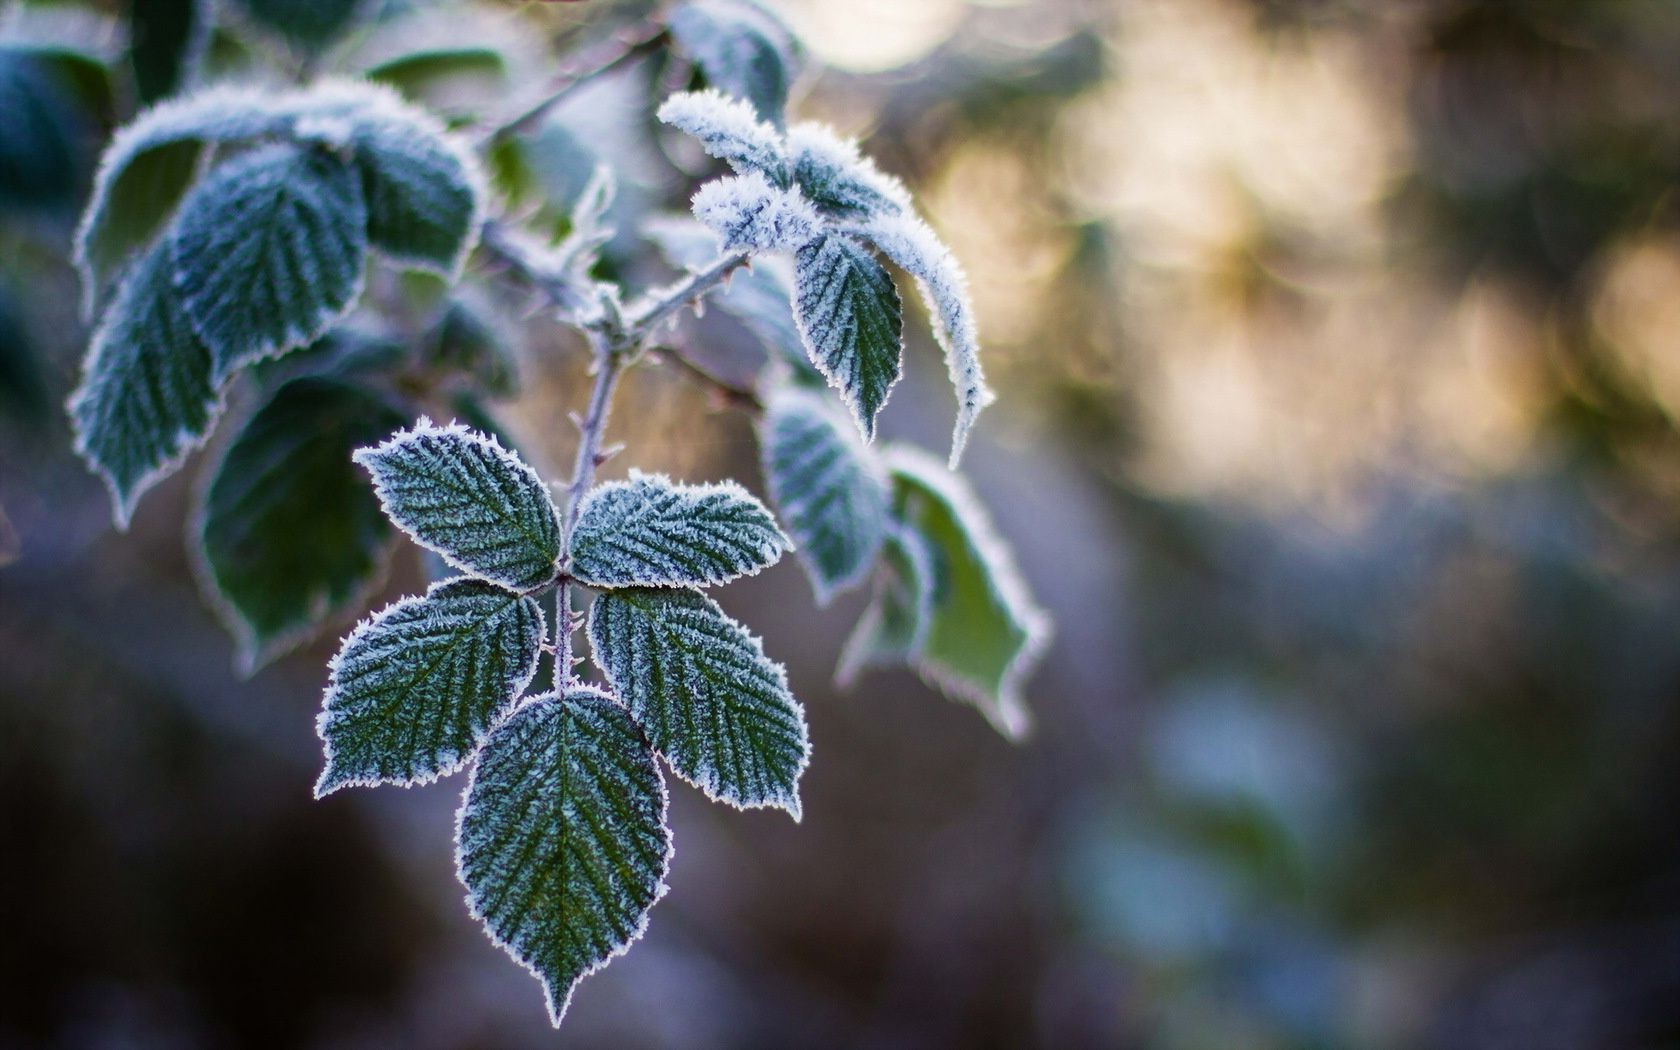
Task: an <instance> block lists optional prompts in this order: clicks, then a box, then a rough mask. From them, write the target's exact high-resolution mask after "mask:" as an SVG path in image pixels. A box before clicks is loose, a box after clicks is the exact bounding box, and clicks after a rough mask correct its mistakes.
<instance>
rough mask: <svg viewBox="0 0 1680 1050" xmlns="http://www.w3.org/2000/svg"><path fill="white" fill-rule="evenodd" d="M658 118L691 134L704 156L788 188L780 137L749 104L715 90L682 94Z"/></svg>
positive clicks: (673, 96)
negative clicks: (704, 153) (755, 173)
mask: <svg viewBox="0 0 1680 1050" xmlns="http://www.w3.org/2000/svg"><path fill="white" fill-rule="evenodd" d="M659 119H660V120H662V121H664V122H665V123H667V124H669V125H671V126H672V127H674V128H676V129H677V130H679V131H684V132H687V133H688V134H689V135H692V136H693V137H694V138H695V139H697V140H698V141H699V143H700V146H701V148H703V149H704V150H705V151H706V152H707V153H709V154H711V155H712V156H714V157H716V158H718V159H719V160H722V161H726V162H727V163H728V164H729V166H730V167H732V168H734V169H735V170H736V171H737V172H741V173H746V172H749V171H756V172H761V173H763V174H765V175H768V176H770V177H771V178H772V179H773V180H775V182H776V183H777V184H779V185H783V186H785V185H787V181H788V170H787V167H788V164H787V149H786V147H785V146H784V145H783V143H782V136H781V134H780V133H779V132H777V131H776V129H775V128H774V127H771V126H770V125H769V124H766V123H764V122H763V121H761V120H759V119H758V115H757V114H756V113H754V112H753V108H752V106H751V104H749V103H747V102H743V101H740V100H739V99H732V98H728V97H726V96H725V95H723V94H721V93H720V92H717V91H685V92H682V93H681V94H676V95H672V96H671V97H670V98H668V99H666V100H665V104H664V105H662V106H660V107H659Z"/></svg>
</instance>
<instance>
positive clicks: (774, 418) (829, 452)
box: [759, 387, 888, 605]
mask: <svg viewBox="0 0 1680 1050" xmlns="http://www.w3.org/2000/svg"><path fill="white" fill-rule="evenodd" d="M759 444H760V445H761V447H762V449H763V453H764V476H765V479H766V481H767V482H768V483H769V486H770V498H771V500H772V502H774V503H775V505H776V509H777V510H778V511H780V512H781V515H782V518H783V520H785V521H786V522H787V528H788V531H789V532H790V533H792V535H793V537H794V541H795V542H796V543H797V544H798V554H799V560H800V563H801V564H803V565H804V566H805V571H806V574H807V575H809V576H810V578H811V587H812V589H813V590H815V591H816V595H817V602H818V604H821V605H826V604H828V601H829V599H830V598H832V597H833V596H834V595H835V594H836V593H838V592H840V591H844V590H847V589H848V588H850V587H853V586H855V585H856V584H857V583H859V582H860V581H861V580H862V579H863V578H864V577H865V576H866V575H867V574H868V573H869V569H870V567H871V566H873V565H874V564H875V558H876V555H877V554H878V553H879V552H880V550H881V542H882V539H883V537H884V536H885V535H886V526H887V505H888V490H887V482H886V476H885V473H884V472H883V471H882V470H881V468H880V466H879V464H878V463H877V461H876V459H875V457H874V455H873V454H872V453H871V452H870V451H869V449H868V448H866V447H865V446H864V445H863V443H862V442H861V441H860V440H859V439H858V434H857V429H856V428H855V427H853V426H852V425H851V423H850V422H849V421H848V420H847V419H846V418H845V417H844V416H843V415H841V414H840V412H839V409H838V407H836V406H833V405H832V404H831V403H830V401H829V400H828V399H827V398H826V397H825V396H823V395H821V394H819V393H817V392H815V391H811V390H803V389H800V388H797V387H783V388H780V389H778V390H777V391H776V392H775V393H774V394H773V395H771V397H770V403H769V405H768V406H767V407H766V411H765V415H764V420H763V423H762V424H761V425H760V429H759Z"/></svg>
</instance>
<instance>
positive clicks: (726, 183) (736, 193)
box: [694, 171, 822, 252]
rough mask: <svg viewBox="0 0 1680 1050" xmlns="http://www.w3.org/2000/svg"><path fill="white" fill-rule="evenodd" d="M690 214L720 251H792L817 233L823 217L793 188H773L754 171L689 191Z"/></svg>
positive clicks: (820, 228) (718, 180)
mask: <svg viewBox="0 0 1680 1050" xmlns="http://www.w3.org/2000/svg"><path fill="white" fill-rule="evenodd" d="M694 217H695V218H697V219H699V220H700V221H701V222H703V223H705V224H706V228H707V229H709V230H711V231H712V232H713V233H715V234H717V235H718V237H719V238H720V239H721V241H722V242H723V249H724V251H731V252H734V251H743V250H748V249H750V250H752V251H760V252H791V251H797V250H798V249H799V247H800V246H801V245H803V244H806V243H808V242H809V241H811V240H812V239H813V238H815V237H816V236H817V235H818V234H819V233H821V232H822V219H821V218H819V217H818V215H817V210H816V209H815V208H813V207H812V206H811V202H810V201H807V200H806V199H805V198H804V197H802V196H800V194H799V191H798V190H784V189H778V188H777V187H775V186H772V185H771V184H770V181H769V180H768V179H766V178H765V177H764V176H763V175H761V174H759V173H758V172H756V171H754V172H748V173H747V174H745V175H736V176H732V177H730V178H723V179H715V180H713V181H712V182H708V183H706V184H705V185H704V186H702V187H700V190H699V192H698V193H696V194H695V195H694Z"/></svg>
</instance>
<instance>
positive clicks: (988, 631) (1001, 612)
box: [887, 447, 1050, 738]
mask: <svg viewBox="0 0 1680 1050" xmlns="http://www.w3.org/2000/svg"><path fill="white" fill-rule="evenodd" d="M887 463H888V466H889V468H890V469H891V471H892V477H893V483H894V490H895V501H896V509H897V512H898V514H899V516H900V518H901V520H902V521H903V522H904V523H905V524H906V525H907V526H909V527H910V528H912V529H914V530H915V532H916V533H917V534H918V535H920V536H921V538H922V539H923V540H924V541H925V542H926V543H927V545H928V548H929V549H930V550H931V551H932V554H933V558H932V561H933V564H934V566H935V567H936V583H935V586H934V591H933V599H932V604H931V608H930V610H929V618H928V622H927V628H926V637H925V640H924V641H923V643H922V645H921V648H920V651H919V652H918V653H916V655H915V656H914V658H913V659H912V661H911V663H912V666H914V667H915V668H916V670H917V672H918V673H920V674H921V676H922V677H923V678H924V679H926V680H927V681H929V682H930V683H932V684H934V685H935V686H937V687H938V688H939V689H941V690H942V691H944V692H945V693H946V694H947V695H949V696H951V697H953V698H955V699H958V700H962V701H965V702H967V703H970V704H973V705H974V706H975V707H977V708H979V710H980V712H981V713H982V714H984V715H985V716H986V718H987V719H988V720H990V721H991V723H992V724H993V725H994V726H996V727H997V728H998V731H999V732H1001V733H1003V734H1004V735H1006V736H1009V737H1017V738H1018V737H1020V736H1022V735H1024V734H1025V733H1026V731H1027V728H1028V726H1029V724H1030V717H1029V716H1028V714H1027V710H1026V706H1025V704H1024V702H1023V699H1022V697H1021V685H1022V683H1023V682H1024V681H1025V679H1026V676H1027V675H1028V674H1029V673H1030V672H1031V671H1032V669H1033V668H1034V666H1035V665H1036V664H1037V662H1038V658H1039V656H1040V655H1041V654H1042V652H1043V650H1044V647H1045V645H1046V644H1048V642H1049V640H1050V620H1049V617H1048V616H1046V615H1045V614H1044V612H1043V610H1042V609H1040V608H1039V607H1038V605H1037V603H1035V602H1034V601H1033V599H1032V595H1031V594H1030V593H1029V592H1028V591H1027V587H1026V584H1025V582H1023V581H1022V579H1021V576H1020V573H1019V571H1018V570H1017V569H1016V568H1015V559H1014V556H1013V555H1012V554H1011V553H1010V551H1009V548H1008V547H1007V546H1005V545H1004V543H1003V541H1002V540H1000V539H999V538H998V536H997V533H996V532H995V530H994V529H993V528H992V524H991V521H990V520H989V518H988V517H987V515H986V513H985V511H984V510H983V509H982V508H981V506H980V503H979V501H978V500H977V499H975V497H974V493H973V491H972V490H971V489H970V488H969V486H968V483H967V482H966V481H965V480H963V479H962V478H961V477H960V476H959V475H957V474H955V473H952V472H951V471H950V470H948V469H947V468H946V467H945V466H944V465H943V464H941V463H940V462H939V461H938V460H936V459H934V458H933V457H932V456H929V455H928V454H927V453H925V452H922V451H920V450H919V449H912V448H907V447H898V448H894V449H892V450H891V451H890V453H889V454H888V457H887Z"/></svg>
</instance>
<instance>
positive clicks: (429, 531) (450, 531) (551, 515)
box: [355, 420, 560, 591]
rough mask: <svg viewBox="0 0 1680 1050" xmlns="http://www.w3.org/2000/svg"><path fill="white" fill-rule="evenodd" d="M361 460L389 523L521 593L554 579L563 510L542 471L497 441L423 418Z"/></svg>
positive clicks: (364, 452)
mask: <svg viewBox="0 0 1680 1050" xmlns="http://www.w3.org/2000/svg"><path fill="white" fill-rule="evenodd" d="M355 458H356V462H358V463H360V464H362V465H363V466H364V467H366V468H367V469H368V471H369V472H370V473H371V474H372V475H373V481H374V488H375V490H376V491H377V492H378V493H379V499H380V502H381V503H382V504H383V505H384V507H385V513H386V514H387V515H389V516H390V518H391V520H392V521H393V522H395V523H396V524H397V526H398V527H399V528H401V529H402V530H403V531H405V532H407V533H408V534H409V535H410V536H411V537H413V538H414V540H415V541H416V542H417V543H419V544H420V545H421V546H423V547H425V548H427V549H428V550H433V551H436V552H437V553H438V554H441V555H442V556H443V558H444V560H445V561H447V562H448V563H449V564H451V565H453V566H455V567H456V568H458V569H460V570H461V571H463V572H467V573H471V574H472V575H474V576H479V577H482V578H484V579H486V580H491V581H493V582H495V583H499V584H502V585H503V586H505V587H510V588H513V589H514V590H520V591H524V590H531V589H532V588H535V587H540V586H542V585H543V584H546V583H548V582H549V581H550V580H552V579H553V578H554V576H555V574H556V572H557V571H558V562H559V558H560V521H559V513H558V511H556V510H555V508H554V502H553V500H551V499H550V498H549V495H548V489H547V486H545V485H544V484H543V482H542V479H541V478H539V477H538V476H537V474H536V472H535V471H533V470H532V469H531V468H530V467H528V466H526V465H525V464H524V463H523V462H521V461H520V460H519V458H518V457H517V456H515V455H514V454H513V453H511V452H508V451H506V450H504V449H503V448H502V447H501V445H500V444H499V443H497V442H496V441H495V440H493V439H491V438H487V437H484V436H482V435H479V434H475V433H473V432H472V431H469V430H467V429H466V428H465V427H461V426H448V427H439V426H436V425H435V424H433V423H431V422H430V421H428V420H421V421H420V423H419V424H418V425H417V426H415V427H414V428H413V429H411V430H405V431H403V432H401V433H399V434H396V435H394V436H393V437H392V438H391V439H390V440H389V441H387V442H385V443H384V444H382V445H380V446H378V447H377V448H369V449H362V450H361V451H360V452H357V453H356V457H355Z"/></svg>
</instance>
